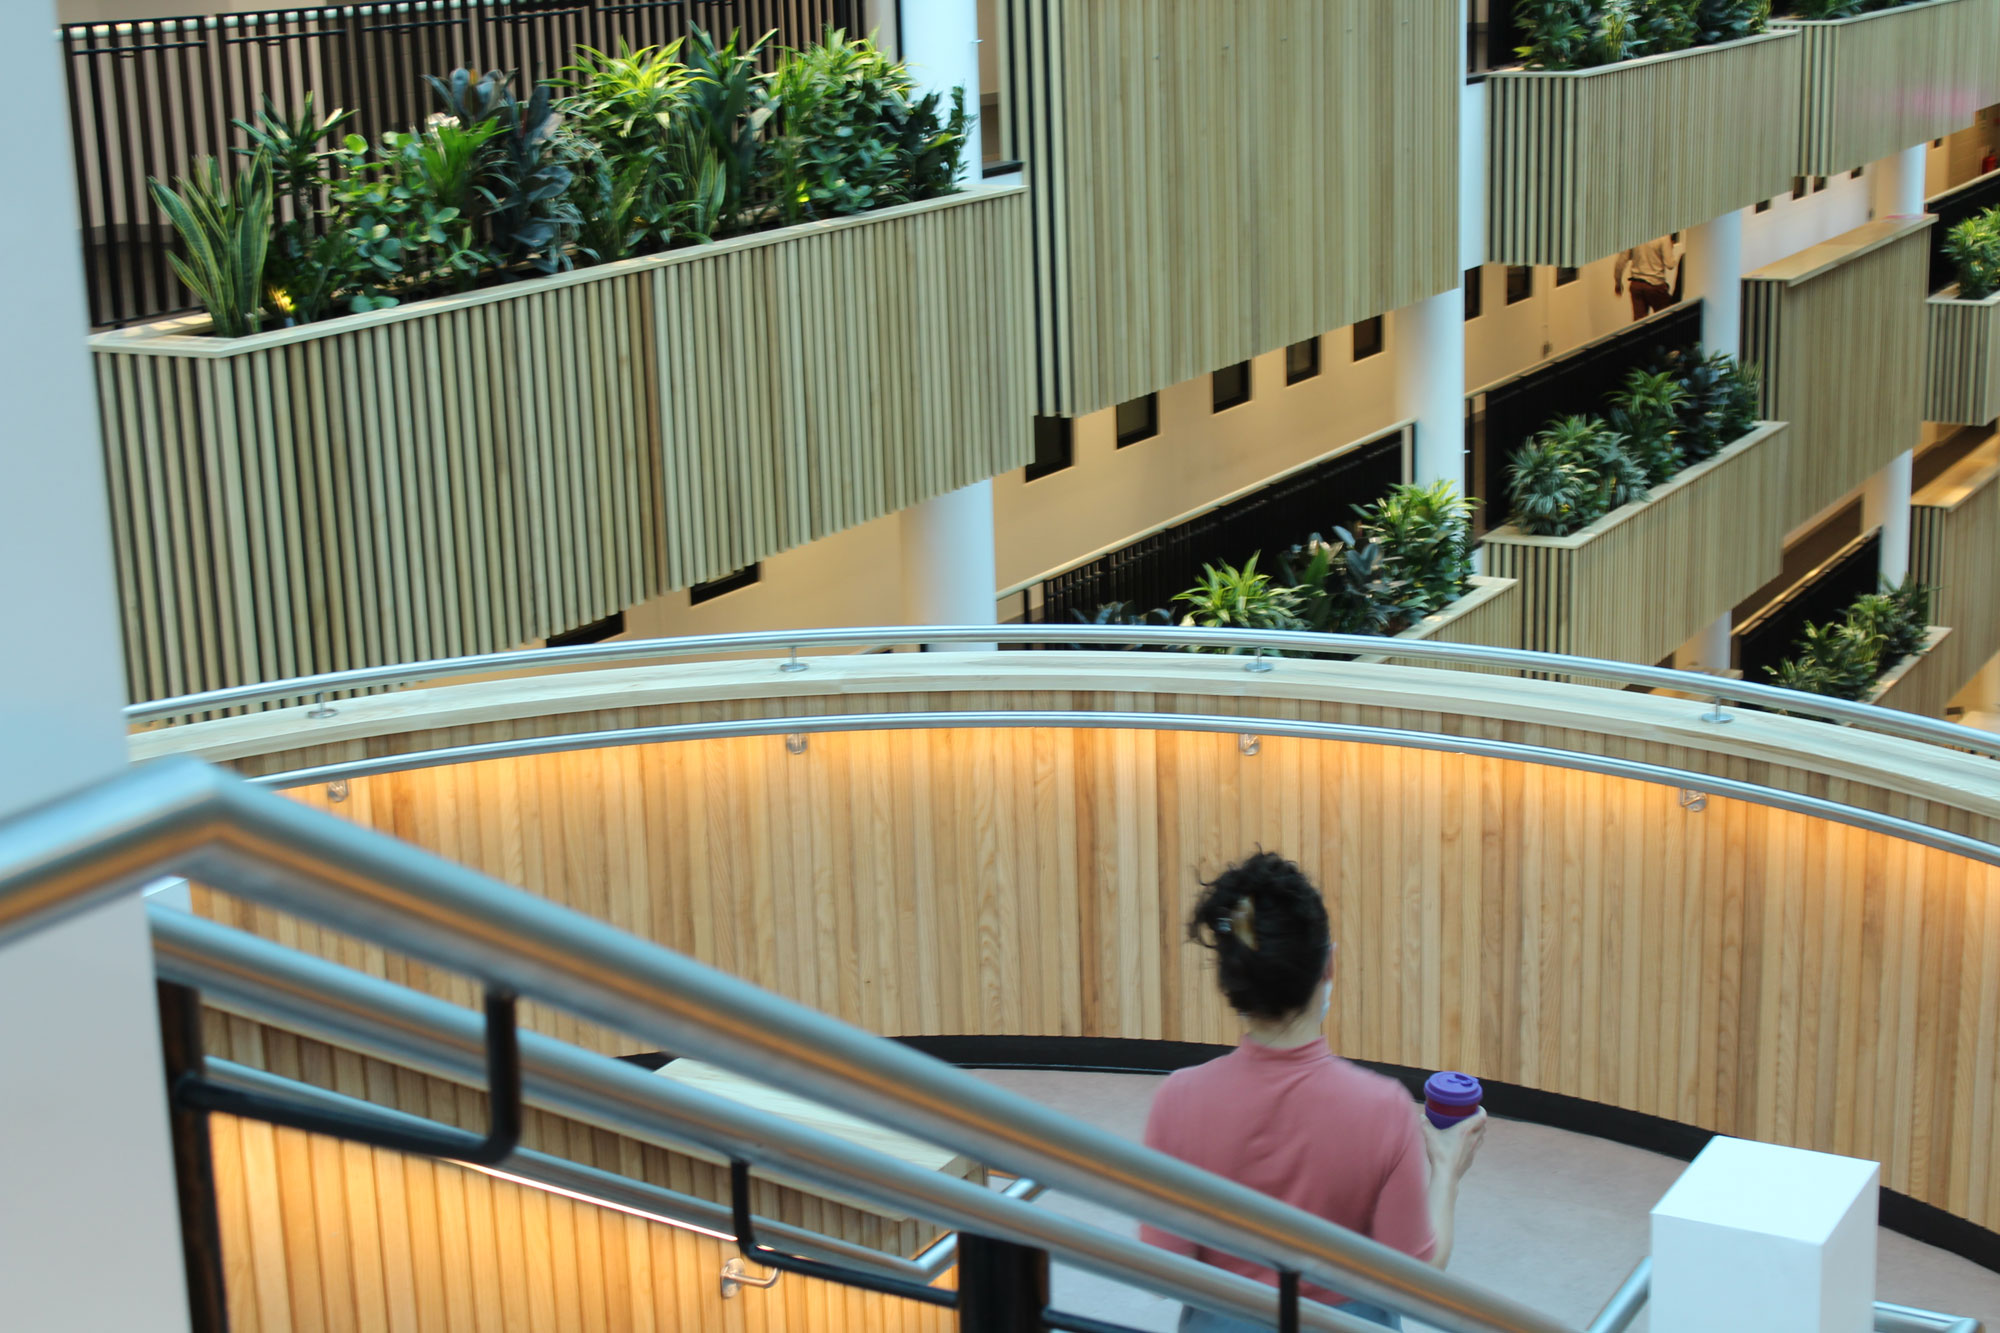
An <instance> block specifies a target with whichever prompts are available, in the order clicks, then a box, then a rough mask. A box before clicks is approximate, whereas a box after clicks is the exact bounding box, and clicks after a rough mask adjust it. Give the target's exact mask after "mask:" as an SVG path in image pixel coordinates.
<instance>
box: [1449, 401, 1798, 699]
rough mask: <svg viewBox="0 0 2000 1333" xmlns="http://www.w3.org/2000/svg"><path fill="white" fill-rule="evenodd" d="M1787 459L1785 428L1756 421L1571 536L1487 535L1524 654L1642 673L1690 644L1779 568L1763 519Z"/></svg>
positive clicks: (1784, 482) (1490, 561) (1777, 548)
mask: <svg viewBox="0 0 2000 1333" xmlns="http://www.w3.org/2000/svg"><path fill="white" fill-rule="evenodd" d="M1791 452H1792V436H1791V432H1790V430H1789V429H1788V428H1787V427H1786V425H1785V423H1783V422H1768V421H1767V422H1763V423H1761V424H1759V425H1758V427H1757V429H1755V430H1754V431H1752V432H1751V433H1750V434H1748V435H1746V436H1744V437H1743V438H1742V439H1741V440H1738V441H1737V442H1736V443H1734V444H1732V445H1730V446H1729V447H1728V448H1726V449H1724V450H1723V451H1722V452H1720V453H1718V454H1717V455H1716V456H1715V457H1713V458H1710V459H1708V460H1706V461H1704V462H1701V463H1697V464H1695V465H1694V466H1693V467H1691V468H1688V469H1686V470H1685V471H1683V472H1681V473H1680V474H1679V475H1678V476H1675V477H1673V478H1671V479H1670V480H1668V481H1667V482H1666V483H1664V484H1663V485H1660V486H1656V487H1654V488H1653V490H1652V493H1651V494H1650V495H1649V496H1648V497H1647V498H1646V499H1644V500H1640V501H1637V502H1635V503H1633V504H1628V505H1624V506H1621V507H1620V508H1617V509H1614V510H1612V511H1611V512H1610V513H1609V514H1606V515H1605V516H1604V517H1602V518H1600V519H1598V520H1597V521H1596V522H1595V523H1592V524H1590V525H1589V526H1588V527H1585V528H1583V529H1582V530H1581V531H1578V532H1573V533H1571V534H1569V535H1568V536H1566V537H1537V536H1533V535H1531V534H1529V533H1526V532H1523V531H1522V530H1521V529H1519V528H1516V527H1514V526H1513V525H1512V524H1509V525H1507V526H1505V527H1500V528H1495V529H1494V530H1493V531H1491V532H1489V533H1487V534H1486V568H1487V570H1488V571H1489V572H1490V573H1493V574H1495V575H1499V576H1501V577H1503V578H1512V579H1518V580H1519V581H1520V584H1521V598H1522V613H1523V618H1524V626H1523V630H1522V646H1523V647H1525V648H1530V649H1533V650H1536V651H1539V652H1551V653H1566V654H1570V655H1572V656H1577V657H1608V658H1611V659H1613V660H1615V661H1620V662H1639V663H1652V662H1657V661H1659V660H1661V659H1662V658H1664V657H1666V656H1667V655H1668V654H1669V653H1671V652H1673V650H1674V649H1676V648H1678V647H1679V646H1680V645H1681V644H1683V643H1685V642H1687V641H1688V640H1689V639H1691V638H1693V637H1694V636H1695V634H1696V633H1698V632H1699V631H1700V630H1701V628H1702V626H1704V625H1707V624H1709V623H1711V622H1712V621H1714V620H1715V618H1716V617H1717V616H1719V615H1722V614H1723V613H1724V612H1726V611H1728V610H1729V609H1730V608H1731V607H1733V606H1735V605H1736V604H1737V603H1739V602H1741V601H1742V600H1743V599H1744V598H1746V597H1748V596H1750V595H1751V594H1752V593H1754V592H1756V591H1757V589H1759V588H1761V587H1763V586H1764V584H1766V583H1768V582H1770V581H1771V580H1772V579H1774V578H1776V577H1777V576H1778V574H1779V572H1780V570H1781V569H1782V568H1783V567H1784V559H1785V534H1784V532H1783V530H1781V529H1780V528H1778V527H1777V526H1776V525H1775V524H1773V523H1772V522H1770V515H1771V514H1772V513H1773V512H1775V511H1776V510H1777V509H1778V507H1779V506H1780V504H1781V503H1782V501H1783V499H1784V496H1785V493H1786V487H1787V486H1788V485H1789V483H1790V479H1791V472H1790V461H1791Z"/></svg>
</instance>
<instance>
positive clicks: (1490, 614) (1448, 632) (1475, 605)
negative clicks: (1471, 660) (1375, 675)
mask: <svg viewBox="0 0 2000 1333" xmlns="http://www.w3.org/2000/svg"><path fill="white" fill-rule="evenodd" d="M1396 637H1397V638H1399V639H1415V640H1418V641H1421V642H1428V643H1463V644H1474V645H1477V646H1479V647H1482V648H1519V647H1521V646H1522V644H1521V585H1520V584H1519V583H1518V582H1516V581H1515V580H1513V579H1509V578H1494V577H1487V576H1484V575H1475V576H1474V577H1473V578H1472V580H1471V582H1470V585H1469V586H1468V587H1467V589H1466V592H1465V595H1464V596H1463V597H1460V598H1459V599H1458V600H1457V601H1455V602H1453V603H1452V604H1451V605H1450V606H1447V607H1445V608H1444V609H1443V610H1442V611H1439V612H1438V613H1437V614H1436V615H1432V616H1425V617H1424V618H1423V619H1422V620H1420V621H1418V622H1417V623H1416V624H1414V625H1412V626H1410V628H1408V629H1406V630H1404V631H1403V632H1402V633H1401V634H1398V635H1397V636H1396ZM1357 660H1358V661H1363V662H1386V663H1389V664H1390V665H1392V666H1437V665H1442V664H1441V663H1437V662H1435V661H1433V660H1430V659H1418V658H1409V657H1362V658H1359V659H1357ZM1452 669H1453V670H1459V671H1474V672H1478V673H1480V674H1482V675H1507V674H1510V672H1509V670H1508V669H1507V668H1505V667H1478V666H1463V667H1454V668H1452Z"/></svg>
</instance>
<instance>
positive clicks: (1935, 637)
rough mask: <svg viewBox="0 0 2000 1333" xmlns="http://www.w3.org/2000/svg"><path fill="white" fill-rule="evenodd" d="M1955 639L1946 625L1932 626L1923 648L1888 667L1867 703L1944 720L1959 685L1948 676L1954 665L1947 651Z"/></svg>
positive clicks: (1955, 632) (1955, 633)
mask: <svg viewBox="0 0 2000 1333" xmlns="http://www.w3.org/2000/svg"><path fill="white" fill-rule="evenodd" d="M1957 637H1958V633H1957V631H1956V630H1954V629H1952V628H1951V627H1950V626H1948V625H1933V626H1931V629H1930V634H1929V635H1928V636H1927V637H1926V638H1925V640H1924V646H1923V647H1922V648H1920V649H1919V650H1918V651H1916V652H1914V653H1912V654H1910V655H1909V656H1908V657H1906V658H1904V659H1903V660H1902V661H1901V662H1898V663H1897V664H1896V665H1895V666H1894V667H1892V668H1890V670H1889V671H1888V673H1887V674H1885V675H1884V676H1883V677H1882V679H1881V680H1880V681H1879V682H1878V683H1877V684H1876V686H1875V689H1874V691H1873V692H1872V693H1871V694H1870V695H1869V697H1868V702H1869V703H1872V704H1879V705H1880V706H1881V707H1883V708H1893V709H1895V710H1897V711H1898V712H1902V713H1917V714H1920V715H1921V716H1924V717H1940V718H1941V717H1943V716H1944V710H1945V706H1946V705H1947V704H1949V703H1950V702H1951V696H1952V695H1954V694H1956V693H1958V684H1955V683H1953V680H1952V677H1951V674H1950V673H1951V671H1952V670H1953V669H1954V665H1955V663H1954V661H1953V657H1954V655H1953V654H1951V653H1950V652H1949V649H1950V647H1951V641H1952V640H1953V639H1955V638H1957Z"/></svg>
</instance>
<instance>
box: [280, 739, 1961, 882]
mask: <svg viewBox="0 0 2000 1333" xmlns="http://www.w3.org/2000/svg"><path fill="white" fill-rule="evenodd" d="M961 727H965V728H980V727H1063V728H1069V729H1074V730H1085V729H1095V730H1111V731H1119V730H1133V731H1194V732H1211V733H1221V734H1225V735H1239V734H1240V735H1252V734H1254V735H1257V736H1260V737H1270V736H1280V737H1287V738H1295V739H1299V740H1321V741H1354V742H1359V743H1362V744H1367V745H1387V746H1395V747H1398V748H1402V749H1412V750H1431V751H1437V752H1440V753H1445V754H1466V755H1477V756H1480V757H1483V758H1489V759H1507V760H1513V761H1516V762H1520V763H1530V764H1539V765H1542V766H1544V767H1548V768H1565V769H1571V770H1574V771H1577V772H1582V773H1596V774H1599V775H1602V776H1604V777H1614V778H1626V779H1630V780H1633V781H1637V782H1647V783H1654V784H1657V785H1660V786H1666V787H1677V788H1681V789H1683V790H1690V791H1699V792H1702V793H1704V794H1706V795H1710V796H1727V797H1730V798H1733V799H1736V800H1742V801H1748V802H1752V803H1754V804H1757V805H1764V806H1769V807H1771V808H1773V809H1779V810H1789V811H1791V812H1793V813H1795V814H1803V815H1810V816H1812V817H1813V818H1815V819H1824V820H1827V821H1829V822H1832V823H1837V824H1844V825H1847V826H1849V827H1851V828H1861V829H1867V830H1869V831H1871V832H1875V833H1886V834H1888V835H1889V836H1891V837H1895V838H1900V839H1903V840H1905V841H1908V842H1915V843H1920V844H1922V845H1924V846H1926V847H1935V848H1937V849H1939V850H1940V851H1946V852H1951V853H1953V854H1954V855H1957V856H1963V857H1966V858H1968V859H1971V860H1975V861H1982V862H1985V863H1987V864H1989V865H2000V846H1996V845H1994V844H1993V843H1990V842H1982V841H1980V840H1979V839H1977V838H1972V837H1968V836H1966V835H1965V834H1962V833H1953V832H1950V831H1949V830H1947V829H1941V828H1935V827H1932V826H1931V825H1928V824H1919V823H1916V822H1915V821H1913V820H1908V819H1902V818H1898V817H1897V816H1895V815H1885V814H1881V813H1879V812H1877V811H1874V810H1867V809H1864V808H1862V807H1860V806H1850V805H1842V804H1840V803H1839V802H1837V801H1830V800H1827V799H1826V798H1825V797H1820V796H1807V795H1804V794H1803V793H1800V792H1793V791H1786V790H1784V789H1782V788H1778V787H1767V786H1763V785H1760V784H1758V783H1754V782H1745V781H1742V780H1741V779H1738V778H1726V777H1721V776H1719V775H1716V774H1710V773H1697V772H1695V771H1693V770H1691V769H1681V768H1667V767H1664V766H1662V765H1659V764H1650V763H1646V762H1644V761H1641V760H1636V759H1615V758H1612V757H1610V756H1608V755H1601V754H1591V753H1589V752H1588V751H1584V750H1556V749H1551V748H1549V747H1548V746H1544V745H1528V744H1525V743H1522V742H1519V741H1499V740H1489V739H1487V738H1485V737H1482V736H1459V735H1450V734H1446V733H1442V732H1432V731H1407V730H1400V729H1397V728H1393V727H1369V726H1360V725H1356V724H1353V723H1347V722H1308V721H1301V720H1296V719H1289V718H1264V717H1258V718H1251V717H1241V716H1234V717H1232V716H1220V717H1216V716H1209V715H1206V714H1197V713H1100V712H1071V711H1066V710H1048V711H1043V710H1022V711H1011V710H1010V711H1004V712H990V711H974V712H964V713H929V712H926V713H829V714H813V715H808V716H803V717H781V718H741V719H737V720H734V721H729V722H679V723H672V724H669V725H665V726H658V727H628V728H622V729H619V730H615V731H585V732H564V733H561V734H559V735H553V736H533V737H527V738H525V739H521V740H509V741H486V742H482V743H480V744H477V745H459V746H451V747H449V748H446V749H441V750H420V751H417V752H414V753H411V754H400V755H389V756H386V757H383V758H380V759H353V760H347V761H345V762H342V763H337V764H321V765H316V766H314V767H312V768H300V769H293V770H291V771H289V772H284V773H269V774H264V775H262V776H260V777H256V778H252V779H249V781H250V782H251V783H252V784H254V785H256V786H260V787H270V788H274V789H284V788H290V787H301V786H308V785H311V784H315V783H321V782H338V781H345V780H349V779H355V778H364V777H373V776H379V775H381V774H384V773H402V772H409V771H413V770H416V769H423V768H438V767H443V766H445V765H450V764H469V763H479V762H481V761H484V760H491V759H505V758H518V757H520V756H523V755H540V754H566V753H569V752H571V751H575V750H591V749H605V748H608V747H612V746H621V745H653V744H664V743H669V742H677V741H700V740H737V739H742V738H744V737H750V736H782V735H823V734H829V733H831V734H840V733H845V732H861V731H921V730H934V729H949V728H961Z"/></svg>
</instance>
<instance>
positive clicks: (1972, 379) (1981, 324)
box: [1924, 294, 2000, 426]
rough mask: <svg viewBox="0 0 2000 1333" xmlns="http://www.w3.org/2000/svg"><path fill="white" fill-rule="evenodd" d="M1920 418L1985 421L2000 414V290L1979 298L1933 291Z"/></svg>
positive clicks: (1958, 422) (1974, 423) (1964, 422)
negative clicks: (1927, 370)
mask: <svg viewBox="0 0 2000 1333" xmlns="http://www.w3.org/2000/svg"><path fill="white" fill-rule="evenodd" d="M1926 310H1927V312H1928V314H1929V316H1930V326H1931V327H1930V374H1929V393H1928V394H1927V395H1926V397H1925V399H1924V420H1926V421H1944V422H1950V423H1953V424H1955V425H1962V426H1983V425H1985V424H1986V423H1987V422H1989V421H1992V420H1993V419H1994V418H1996V417H2000V294H1995V295H1993V296H1989V297H1987V298H1985V299H1984V300H1980V301H1961V300H1958V299H1956V298H1954V297H1951V296H1933V297H1931V298H1930V301H1929V303H1928V305H1927V306H1926Z"/></svg>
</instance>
